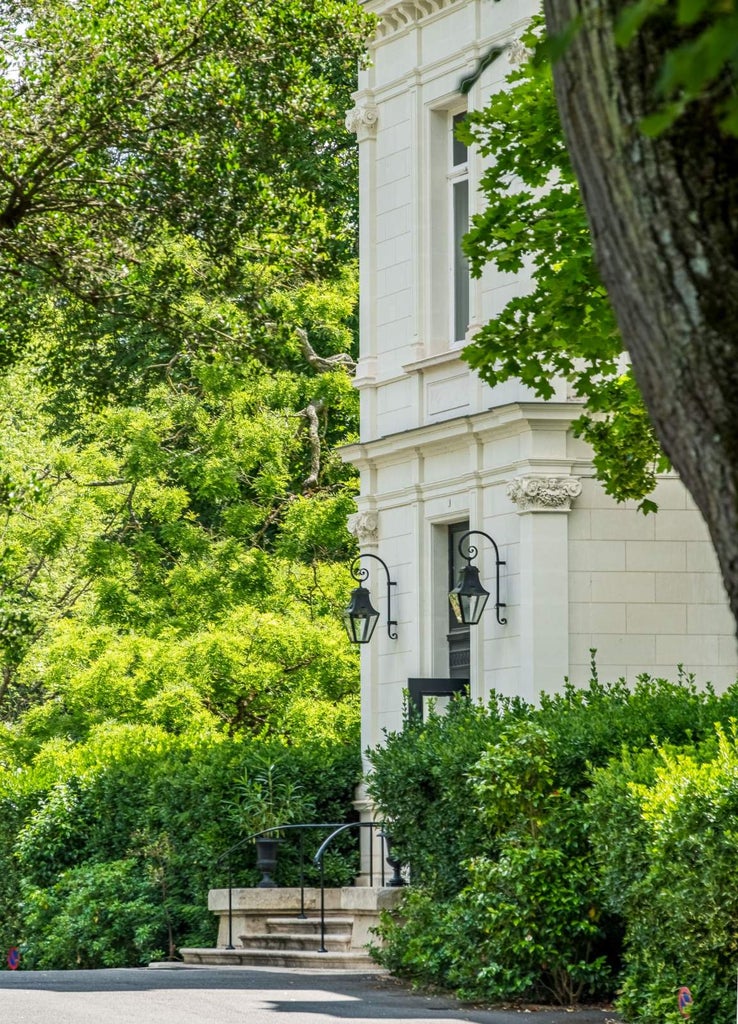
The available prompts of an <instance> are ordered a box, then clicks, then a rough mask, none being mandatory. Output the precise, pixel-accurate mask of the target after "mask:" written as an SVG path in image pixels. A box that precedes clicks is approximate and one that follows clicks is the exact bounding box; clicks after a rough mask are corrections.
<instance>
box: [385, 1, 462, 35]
mask: <svg viewBox="0 0 738 1024" xmlns="http://www.w3.org/2000/svg"><path fill="white" fill-rule="evenodd" d="M464 3H466V0H399V2H398V3H393V4H388V5H387V6H386V7H385V8H384V9H383V10H379V11H378V12H377V13H378V14H379V26H378V28H377V39H378V40H382V39H386V38H387V37H388V36H392V35H394V34H395V33H396V32H402V30H403V29H406V28H412V26H413V25H416V24H417V23H418V22H419V21H423V20H424V19H425V18H430V17H431V15H433V14H438V13H439V12H440V11H443V10H445V9H446V8H447V7H454V6H457V5H459V6H460V5H461V4H464Z"/></svg>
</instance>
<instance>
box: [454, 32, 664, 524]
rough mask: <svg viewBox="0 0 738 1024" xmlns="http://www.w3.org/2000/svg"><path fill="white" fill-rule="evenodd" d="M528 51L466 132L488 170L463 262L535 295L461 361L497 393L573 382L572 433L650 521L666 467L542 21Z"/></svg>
mask: <svg viewBox="0 0 738 1024" xmlns="http://www.w3.org/2000/svg"><path fill="white" fill-rule="evenodd" d="M522 42H523V44H524V45H526V46H527V47H528V48H529V54H530V56H529V58H528V59H527V60H525V61H524V62H523V63H522V64H521V65H520V66H519V67H515V68H514V69H513V71H512V72H511V73H510V74H509V75H508V76H507V87H506V88H504V89H502V90H500V91H499V92H497V93H495V94H494V95H493V96H492V97H491V99H490V101H489V103H488V104H487V106H486V107H485V108H484V109H483V110H481V111H474V112H470V114H469V115H468V117H467V118H466V121H465V122H464V125H463V128H462V129H461V130H462V131H463V133H464V137H465V140H466V141H467V142H468V143H469V144H475V145H476V146H477V147H478V150H479V152H480V154H481V156H482V157H484V158H485V160H486V167H485V170H484V173H483V175H482V178H481V182H480V188H481V192H482V194H483V195H484V197H485V198H486V199H487V203H488V205H487V207H486V209H485V210H484V211H483V212H482V213H479V214H476V215H475V216H474V217H473V218H472V225H471V229H470V231H469V233H468V235H467V236H466V238H465V240H464V251H465V252H466V254H467V256H468V258H469V262H470V266H471V270H472V273H473V274H474V275H476V276H480V275H481V273H482V271H483V269H484V267H485V265H486V264H487V263H490V262H491V263H492V264H493V265H494V266H495V267H496V268H497V270H498V271H499V272H500V274H501V275H508V274H509V275H512V274H515V275H517V278H516V280H517V281H520V280H521V279H522V280H523V281H525V280H526V279H527V280H528V282H529V286H528V288H527V290H524V292H523V294H516V296H515V297H514V298H512V299H510V300H509V301H508V302H507V303H506V304H505V305H504V308H502V309H501V310H500V311H499V313H497V315H496V316H495V317H494V318H493V319H492V320H490V321H489V322H488V323H487V324H486V325H485V326H484V327H482V328H481V329H480V331H479V332H478V333H477V334H476V336H475V337H474V339H473V341H472V342H471V343H470V344H469V345H468V346H467V347H466V348H465V350H464V358H465V359H466V360H467V361H468V362H469V363H470V365H471V366H473V367H475V368H476V369H477V371H478V372H479V373H480V376H481V377H482V378H483V379H484V380H486V381H487V382H488V383H489V384H491V385H495V384H497V383H501V382H503V381H505V380H508V379H510V378H516V379H519V380H521V381H522V382H523V384H525V385H527V386H528V387H529V388H531V390H532V391H533V392H534V393H535V394H537V395H539V396H540V397H542V398H545V399H551V398H553V397H554V396H555V395H556V394H558V393H559V392H558V390H557V389H560V388H561V385H562V382H565V384H566V387H567V389H568V394H569V397H574V398H577V399H580V400H581V401H582V403H583V406H584V408H583V411H582V415H581V416H580V417H579V418H578V419H577V420H576V421H575V424H574V430H575V432H576V433H577V434H579V435H580V436H582V437H583V438H584V439H585V440H586V441H588V442H589V443H590V444H591V445H592V447H593V449H594V459H595V465H596V468H597V474H598V478H599V479H600V480H601V482H602V484H603V487H604V488H605V491H606V492H607V493H609V494H612V495H613V496H614V497H616V498H617V499H618V500H625V499H627V498H635V499H637V500H639V501H641V502H642V508H643V510H644V511H650V510H652V508H653V507H654V506H653V503H652V502H650V501H648V500H645V501H644V499H646V496H647V495H648V493H649V492H650V491H651V490H652V489H653V487H654V485H655V475H656V473H657V472H661V471H663V470H664V469H665V468H667V464H666V461H665V459H664V456H663V454H662V453H661V450H660V448H659V445H658V443H657V441H656V437H655V434H654V432H653V429H652V427H651V424H650V421H649V418H648V415H647V413H646V410H645V407H644V405H643V402H642V399H641V396H640V393H639V391H638V388H637V387H636V385H635V382H634V380H633V377H632V375H631V372H630V368H629V366H628V363H627V360H626V358H625V357H624V355H623V353H622V340H621V337H620V333H619V330H618V328H617V325H616V323H615V318H614V315H613V312H612V308H611V306H610V303H609V299H608V297H607V293H606V291H605V288H604V286H603V284H602V282H601V280H600V277H599V274H598V271H597V268H596V266H595V261H594V255H593V250H592V243H591V238H590V233H589V226H588V222H587V217H586V213H585V210H584V206H583V203H582V199H581V195H580V192H579V189H578V186H577V183H576V179H575V177H574V173H573V170H572V167H571V163H570V160H569V156H568V154H567V151H566V147H565V144H564V138H563V133H562V130H561V125H560V121H559V116H558V111H557V109H556V102H555V98H554V93H553V86H552V78H551V66H550V63H549V61H548V60H541V59H538V57H537V52H538V53H539V52H540V48H541V45H542V41H541V24H540V20H534V22H533V23H532V25H531V27H530V29H529V30H528V32H527V33H526V34H525V35H524V36H523V38H522ZM502 279H503V280H505V278H504V277H503V278H502Z"/></svg>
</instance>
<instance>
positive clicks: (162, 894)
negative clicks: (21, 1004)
mask: <svg viewBox="0 0 738 1024" xmlns="http://www.w3.org/2000/svg"><path fill="white" fill-rule="evenodd" d="M265 758H269V759H272V760H275V761H279V763H280V769H281V770H282V771H283V772H284V773H286V774H287V775H288V776H289V777H291V778H293V779H295V780H299V785H300V786H301V787H302V789H303V790H304V792H306V793H308V794H309V795H310V804H311V807H312V808H313V813H314V818H313V820H324V821H345V820H351V818H352V816H353V814H354V812H353V808H352V801H353V798H354V788H355V786H356V783H357V782H358V780H359V778H360V773H361V764H360V757H359V750H358V746H357V745H356V744H354V743H347V744H341V743H327V742H321V743H315V744H311V743H309V742H304V743H302V744H300V745H296V746H290V747H288V746H285V745H283V744H280V743H276V742H272V743H266V742H264V741H257V740H228V739H225V738H223V737H210V738H199V739H198V738H194V737H189V738H188V737H183V736H179V737H177V736H171V735H167V734H166V733H164V732H163V731H161V730H159V729H157V728H155V727H147V726H118V725H111V726H108V727H101V728H100V729H99V730H98V731H97V733H96V734H95V735H94V736H93V737H92V738H91V740H90V741H88V743H87V744H85V745H84V746H82V747H80V746H74V747H73V746H65V745H64V744H56V745H53V748H52V747H49V748H46V750H45V751H44V752H43V754H42V756H41V757H39V758H37V760H36V763H35V765H34V766H33V767H28V768H26V769H24V770H21V771H17V772H4V773H2V775H1V776H0V781H1V782H2V789H1V790H0V863H2V865H3V867H4V870H3V871H2V872H0V878H1V879H2V881H1V882H0V901H2V905H0V921H1V922H2V924H1V925H0V931H1V932H2V941H3V942H4V943H5V948H8V947H9V946H11V945H21V946H22V947H23V960H22V963H23V966H25V967H29V968H33V967H39V968H40V967H43V968H52V967H55V968H74V967H80V966H84V967H106V966H135V965H137V964H141V963H146V962H147V961H148V960H150V959H151V958H152V957H154V956H169V955H176V949H177V947H179V946H188V945H195V946H199V945H204V946H209V945H212V944H213V943H214V942H215V938H216V920H215V918H214V916H213V915H212V914H210V913H209V912H208V910H207V893H208V889H209V888H211V887H214V886H225V885H226V884H227V870H226V865H225V863H224V862H223V861H221V862H220V863H218V859H219V858H220V857H221V856H222V854H223V852H224V851H225V850H227V849H228V847H230V846H231V845H233V844H235V843H237V842H238V841H239V840H240V838H241V837H243V835H244V830H245V829H246V830H247V831H250V829H248V828H247V823H241V824H239V822H238V820H237V816H235V815H233V814H232V813H231V810H232V803H233V799H234V780H236V779H238V778H239V777H241V776H243V775H244V774H245V773H247V772H249V771H252V770H256V769H258V767H259V766H260V765H262V764H263V763H264V759H265ZM310 843H311V840H308V842H307V844H306V848H307V849H308V851H309V852H310V851H311V850H312V847H311V845H310ZM314 845H317V842H316V843H315V844H314ZM354 846H355V844H354ZM281 853H282V857H281V864H280V866H279V868H278V873H277V881H278V882H280V883H281V884H294V882H295V881H296V878H297V872H298V856H297V849H296V837H295V838H294V839H292V840H289V839H288V840H285V843H284V847H283V849H282V851H281ZM254 859H255V858H254V849H253V845H252V844H248V845H247V846H246V847H244V849H243V850H241V851H238V852H237V853H236V854H235V855H234V858H233V881H234V884H235V885H253V884H255V883H256V881H257V880H258V879H259V878H260V877H261V876H260V874H259V873H258V872H257V871H256V868H255V864H254ZM357 868H358V857H357V853H356V852H355V849H354V847H352V845H351V841H350V839H348V840H347V841H345V843H344V846H343V848H339V849H338V850H337V852H336V854H335V855H334V856H333V857H332V858H331V859H330V860H327V861H326V871H327V876H328V880H329V882H330V883H331V884H346V883H347V882H349V881H350V880H351V878H352V877H353V876H354V875H355V874H356V871H357Z"/></svg>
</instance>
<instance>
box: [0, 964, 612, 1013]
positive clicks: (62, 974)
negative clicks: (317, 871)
mask: <svg viewBox="0 0 738 1024" xmlns="http://www.w3.org/2000/svg"><path fill="white" fill-rule="evenodd" d="M3 989H5V990H8V989H15V990H19V989H20V990H25V991H48V992H59V993H62V992H78V993H79V992H146V991H161V990H166V989H170V990H175V989H176V990H187V989H190V990H193V991H194V990H198V991H201V990H203V989H210V990H212V989H219V990H222V991H226V990H230V991H238V990H242V991H246V990H248V991H252V992H253V991H258V992H259V994H260V997H261V999H262V1001H263V1003H264V1004H265V1008H267V1009H268V1010H270V1011H271V1012H273V1013H291V1014H298V1013H304V1014H313V1013H314V1014H316V1015H317V1014H322V1015H324V1016H325V1015H329V1016H331V1017H336V1018H338V1019H341V1020H357V1019H360V1020H367V1019H369V1020H382V1019H385V1018H392V1019H393V1020H395V1019H403V1020H416V1021H429V1022H432V1021H434V1020H439V1019H441V1018H442V1019H443V1020H444V1021H448V1020H449V1019H453V1020H456V1021H465V1022H469V1024H513V1022H514V1024H520V1022H521V1021H523V1020H528V1021H531V1022H535V1024H618V1022H617V1019H616V1018H615V1017H614V1015H613V1013H612V1012H611V1011H606V1010H600V1009H583V1010H569V1009H546V1010H487V1009H479V1008H476V1007H470V1006H464V1005H462V1004H460V1003H458V1002H457V1001H456V1000H455V999H453V997H451V996H442V995H423V994H418V993H415V992H411V991H409V990H408V989H407V988H406V987H405V986H403V985H402V984H401V983H399V982H397V981H396V980H395V979H393V978H389V977H387V976H382V975H373V974H346V973H343V972H341V973H331V972H323V971H321V972H317V971H299V972H298V971H284V970H280V969H278V968H271V969H270V968H258V969H253V968H244V967H205V968H202V967H200V968H198V967H184V966H181V965H172V966H169V965H166V966H165V965H162V966H158V967H156V968H137V969H122V968H121V969H110V970H98V971H17V972H11V971H3V972H0V991H2V990H3ZM290 992H294V997H291V996H290ZM272 993H273V994H274V998H271V995H272ZM313 993H314V998H313V997H312V994H313Z"/></svg>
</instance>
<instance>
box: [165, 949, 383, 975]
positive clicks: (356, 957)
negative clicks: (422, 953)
mask: <svg viewBox="0 0 738 1024" xmlns="http://www.w3.org/2000/svg"><path fill="white" fill-rule="evenodd" d="M180 953H181V954H182V956H183V958H184V962H185V963H186V964H208V965H210V966H219V967H224V966H231V967H234V966H240V967H287V968H301V967H302V968H306V967H307V968H319V969H321V970H334V971H335V970H340V971H346V970H349V971H350V970H355V971H371V972H372V973H375V974H382V973H385V972H384V970H383V968H381V967H379V966H378V965H377V964H376V963H375V962H374V960H372V958H371V957H370V956H369V954H368V953H357V952H354V951H348V952H338V951H333V952H331V951H329V952H328V953H318V952H317V951H316V950H304V949H293V950H275V949H246V948H242V947H238V948H236V949H194V948H193V949H181V950H180Z"/></svg>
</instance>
